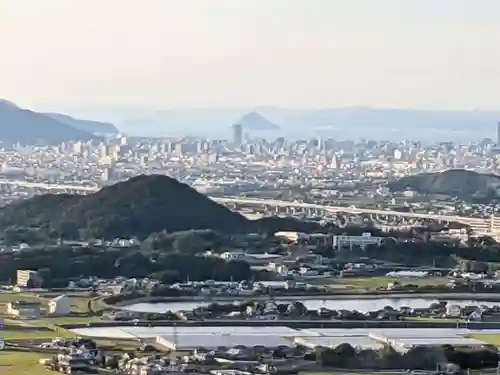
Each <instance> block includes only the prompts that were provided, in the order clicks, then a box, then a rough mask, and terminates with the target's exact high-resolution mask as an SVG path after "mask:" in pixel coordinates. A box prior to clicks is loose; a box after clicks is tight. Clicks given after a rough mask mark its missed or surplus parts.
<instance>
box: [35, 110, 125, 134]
mask: <svg viewBox="0 0 500 375" xmlns="http://www.w3.org/2000/svg"><path fill="white" fill-rule="evenodd" d="M42 114H43V115H45V116H48V117H50V118H52V119H54V120H56V121H59V122H62V123H64V124H66V125H69V126H72V127H74V128H77V129H80V130H83V131H86V132H89V133H92V134H96V135H98V134H109V135H116V134H119V133H120V131H119V130H118V129H117V128H116V127H115V126H114V125H113V124H112V123H110V122H102V121H94V120H85V119H77V118H74V117H72V116H70V115H66V114H63V113H54V112H50V113H42Z"/></svg>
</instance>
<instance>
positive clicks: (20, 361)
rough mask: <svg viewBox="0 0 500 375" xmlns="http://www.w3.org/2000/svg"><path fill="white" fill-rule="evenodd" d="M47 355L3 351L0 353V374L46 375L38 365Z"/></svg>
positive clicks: (45, 371) (43, 369) (46, 372)
mask: <svg viewBox="0 0 500 375" xmlns="http://www.w3.org/2000/svg"><path fill="white" fill-rule="evenodd" d="M46 357H47V355H46V354H45V355H43V354H39V353H27V352H11V351H3V352H1V353H0V373H1V374H2V375H47V374H50V372H49V371H47V370H45V368H44V367H43V366H42V365H40V364H39V363H38V361H39V360H40V359H42V358H46Z"/></svg>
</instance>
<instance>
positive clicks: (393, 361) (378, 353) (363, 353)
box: [316, 343, 499, 370]
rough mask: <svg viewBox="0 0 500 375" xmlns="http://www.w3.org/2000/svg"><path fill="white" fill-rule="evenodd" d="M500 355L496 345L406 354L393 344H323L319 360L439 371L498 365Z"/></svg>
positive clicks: (352, 365)
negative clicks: (361, 347) (373, 346)
mask: <svg viewBox="0 0 500 375" xmlns="http://www.w3.org/2000/svg"><path fill="white" fill-rule="evenodd" d="M498 359H499V355H498V353H497V351H496V348H495V347H489V346H486V347H482V348H479V349H472V348H460V349H455V348H453V347H452V346H450V345H443V346H417V347H414V348H412V349H410V350H409V351H408V352H406V353H405V354H401V353H399V352H396V351H395V350H394V349H393V348H392V347H390V346H384V347H383V348H381V349H379V350H373V349H364V350H356V349H355V348H353V347H352V346H351V345H350V344H348V343H344V344H340V345H338V346H337V347H336V348H335V349H329V348H323V347H319V348H317V349H316V360H317V361H318V362H320V363H321V364H322V365H323V366H327V367H337V368H351V369H386V370H388V369H419V370H435V369H436V367H437V366H439V365H444V364H453V365H456V366H459V367H460V368H463V369H478V368H491V367H495V366H496V365H497V363H498Z"/></svg>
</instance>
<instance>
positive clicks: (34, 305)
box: [6, 301, 42, 319]
mask: <svg viewBox="0 0 500 375" xmlns="http://www.w3.org/2000/svg"><path fill="white" fill-rule="evenodd" d="M41 311H42V309H41V304H40V302H31V301H15V302H9V303H8V304H7V311H6V313H7V314H9V315H12V316H14V317H16V318H24V319H38V318H39V317H40V315H41Z"/></svg>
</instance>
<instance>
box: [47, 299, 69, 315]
mask: <svg viewBox="0 0 500 375" xmlns="http://www.w3.org/2000/svg"><path fill="white" fill-rule="evenodd" d="M48 313H49V314H50V315H57V316H65V315H69V314H71V300H70V298H69V297H68V296H67V295H66V294H62V295H60V296H58V297H56V298H53V299H51V300H50V301H49V306H48Z"/></svg>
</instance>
